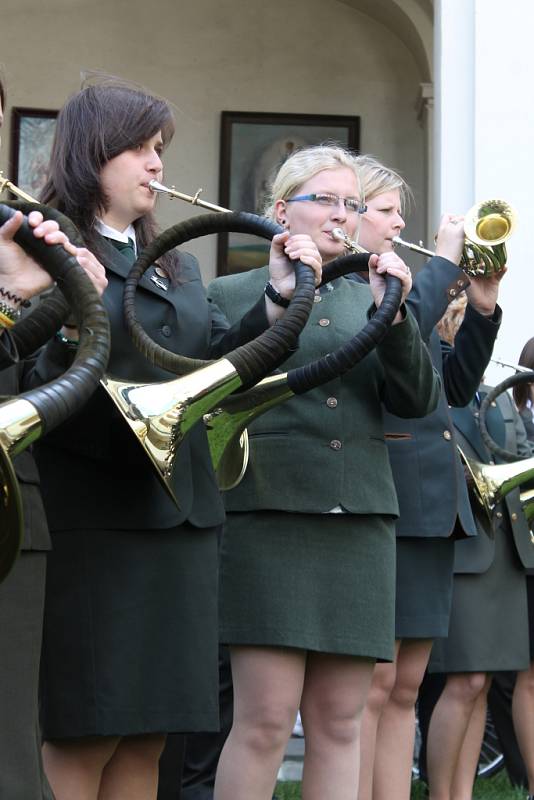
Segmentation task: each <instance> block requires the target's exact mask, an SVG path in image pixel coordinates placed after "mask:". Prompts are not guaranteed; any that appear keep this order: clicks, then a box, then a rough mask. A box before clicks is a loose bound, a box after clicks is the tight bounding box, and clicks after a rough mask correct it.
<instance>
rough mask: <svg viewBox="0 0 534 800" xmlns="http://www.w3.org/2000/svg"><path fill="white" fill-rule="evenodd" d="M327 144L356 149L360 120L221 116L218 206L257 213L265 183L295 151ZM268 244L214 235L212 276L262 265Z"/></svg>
mask: <svg viewBox="0 0 534 800" xmlns="http://www.w3.org/2000/svg"><path fill="white" fill-rule="evenodd" d="M321 142H329V143H336V144H340V145H342V146H343V147H349V148H350V149H352V150H358V148H359V144H360V118H359V117H348V116H337V115H330V114H264V113H255V112H248V111H247V112H240V111H223V112H222V119H221V157H220V172H219V204H220V205H221V206H223V207H225V208H230V209H231V210H232V211H249V212H252V213H254V214H262V213H263V211H264V207H265V202H266V199H267V195H268V190H269V186H270V182H271V180H272V178H273V177H274V175H275V174H276V172H277V170H278V169H279V168H280V166H281V165H282V164H283V162H284V161H285V160H286V158H287V157H288V156H290V155H291V154H292V153H293V152H294V151H295V150H299V149H300V148H302V147H307V146H309V145H312V144H320V143H321ZM268 252H269V243H268V242H267V241H266V240H264V239H260V238H259V237H255V236H248V235H246V234H238V233H230V234H219V242H218V258H217V273H218V274H219V275H226V274H229V273H233V272H241V271H243V270H247V269H251V268H252V267H259V266H263V265H264V264H266V263H267V260H268V258H267V254H268Z"/></svg>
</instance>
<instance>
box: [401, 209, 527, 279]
mask: <svg viewBox="0 0 534 800" xmlns="http://www.w3.org/2000/svg"><path fill="white" fill-rule="evenodd" d="M516 223H517V215H516V213H515V211H514V210H513V208H512V207H511V206H510V205H509V204H508V203H507V202H506V201H504V200H484V201H482V202H481V203H476V204H475V205H474V206H472V207H471V208H470V209H469V211H467V213H466V215H465V217H464V230H465V244H464V249H463V252H462V259H461V261H460V268H461V269H462V270H463V271H464V272H465V273H466V274H467V275H470V276H471V277H476V276H477V275H486V276H488V275H492V274H493V273H495V272H502V270H503V269H504V267H505V266H506V245H505V244H504V243H505V242H506V241H508V239H509V238H510V236H511V235H512V233H513V231H514V229H515V226H516ZM392 241H393V243H394V244H396V245H398V246H399V247H406V248H407V249H408V250H412V251H413V252H415V253H420V254H421V255H425V256H434V255H436V254H435V252H433V251H432V250H427V249H426V248H425V247H422V246H421V245H420V244H419V245H417V244H413V243H412V242H406V241H404V239H401V237H400V236H394V237H393V239H392Z"/></svg>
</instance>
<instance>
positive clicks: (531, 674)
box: [512, 661, 534, 795]
mask: <svg viewBox="0 0 534 800" xmlns="http://www.w3.org/2000/svg"><path fill="white" fill-rule="evenodd" d="M512 715H513V718H514V729H515V735H516V737H517V742H518V744H519V749H520V750H521V755H522V756H523V761H524V762H525V769H526V771H527V776H528V791H529V794H533V795H534V661H533V662H532V663H531V664H530V667H529V669H527V670H525V671H524V672H518V673H517V680H516V684H515V689H514V695H513V698H512Z"/></svg>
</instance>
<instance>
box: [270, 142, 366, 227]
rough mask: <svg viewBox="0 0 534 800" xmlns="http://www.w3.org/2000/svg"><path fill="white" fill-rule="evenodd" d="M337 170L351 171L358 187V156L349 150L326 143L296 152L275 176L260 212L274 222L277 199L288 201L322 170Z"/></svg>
mask: <svg viewBox="0 0 534 800" xmlns="http://www.w3.org/2000/svg"><path fill="white" fill-rule="evenodd" d="M339 167H348V168H349V169H351V170H352V171H353V172H354V174H355V176H356V180H357V181H358V185H360V176H359V168H358V156H357V155H356V154H355V153H352V152H351V151H350V150H346V149H345V148H344V147H340V146H339V145H333V144H328V143H325V144H319V145H314V146H312V147H305V148H303V149H302V150H297V151H296V153H293V154H292V155H290V156H289V158H288V159H286V161H284V163H283V164H282V166H281V167H280V169H279V170H278V172H277V174H276V175H275V177H274V180H273V182H272V185H271V187H270V191H269V196H268V198H267V201H266V204H265V209H264V212H263V213H264V214H265V216H266V217H270V218H271V219H275V203H276V201H277V200H287V199H288V198H289V197H291V196H292V195H294V194H295V192H296V191H297V190H298V188H299V187H300V186H302V184H303V183H306V181H308V180H310V178H313V176H314V175H317V173H318V172H322V171H323V170H324V169H339ZM360 199H361V193H360Z"/></svg>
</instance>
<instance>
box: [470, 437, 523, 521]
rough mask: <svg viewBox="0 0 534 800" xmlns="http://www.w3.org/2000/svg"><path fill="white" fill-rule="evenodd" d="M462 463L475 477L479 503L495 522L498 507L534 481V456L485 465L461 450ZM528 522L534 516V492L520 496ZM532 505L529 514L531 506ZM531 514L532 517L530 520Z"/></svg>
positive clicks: (474, 490) (473, 485) (472, 476)
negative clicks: (523, 486)
mask: <svg viewBox="0 0 534 800" xmlns="http://www.w3.org/2000/svg"><path fill="white" fill-rule="evenodd" d="M458 450H459V452H460V456H461V458H462V461H463V462H464V464H465V465H466V467H467V470H468V473H469V475H470V477H471V484H472V489H473V492H474V494H475V497H476V498H477V500H478V502H479V503H480V505H481V506H482V508H483V509H484V511H485V512H486V514H487V516H488V519H489V520H490V521H491V519H492V517H493V513H494V511H495V507H496V505H497V503H499V502H500V501H501V500H502V499H503V498H504V497H506V495H507V494H509V493H510V492H511V491H513V490H514V489H517V488H520V487H521V486H522V485H524V484H525V483H527V482H529V481H531V480H532V478H534V457H533V458H526V459H521V460H519V461H518V460H517V456H516V461H514V462H513V463H510V464H483V463H482V462H481V461H477V460H476V459H474V458H470V457H469V456H467V455H466V454H465V453H464V452H463V450H462V449H461V447H458ZM520 498H521V502H522V505H523V506H526V507H524V508H523V510H524V511H525V514H526V516H527V519H529V518H532V516H534V491H529V492H527V493H526V494H525V495H523V494H522V493H521V494H520ZM528 506H532V508H531V509H530V511H529V512H528V513H527V507H528ZM529 515H530V517H529Z"/></svg>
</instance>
